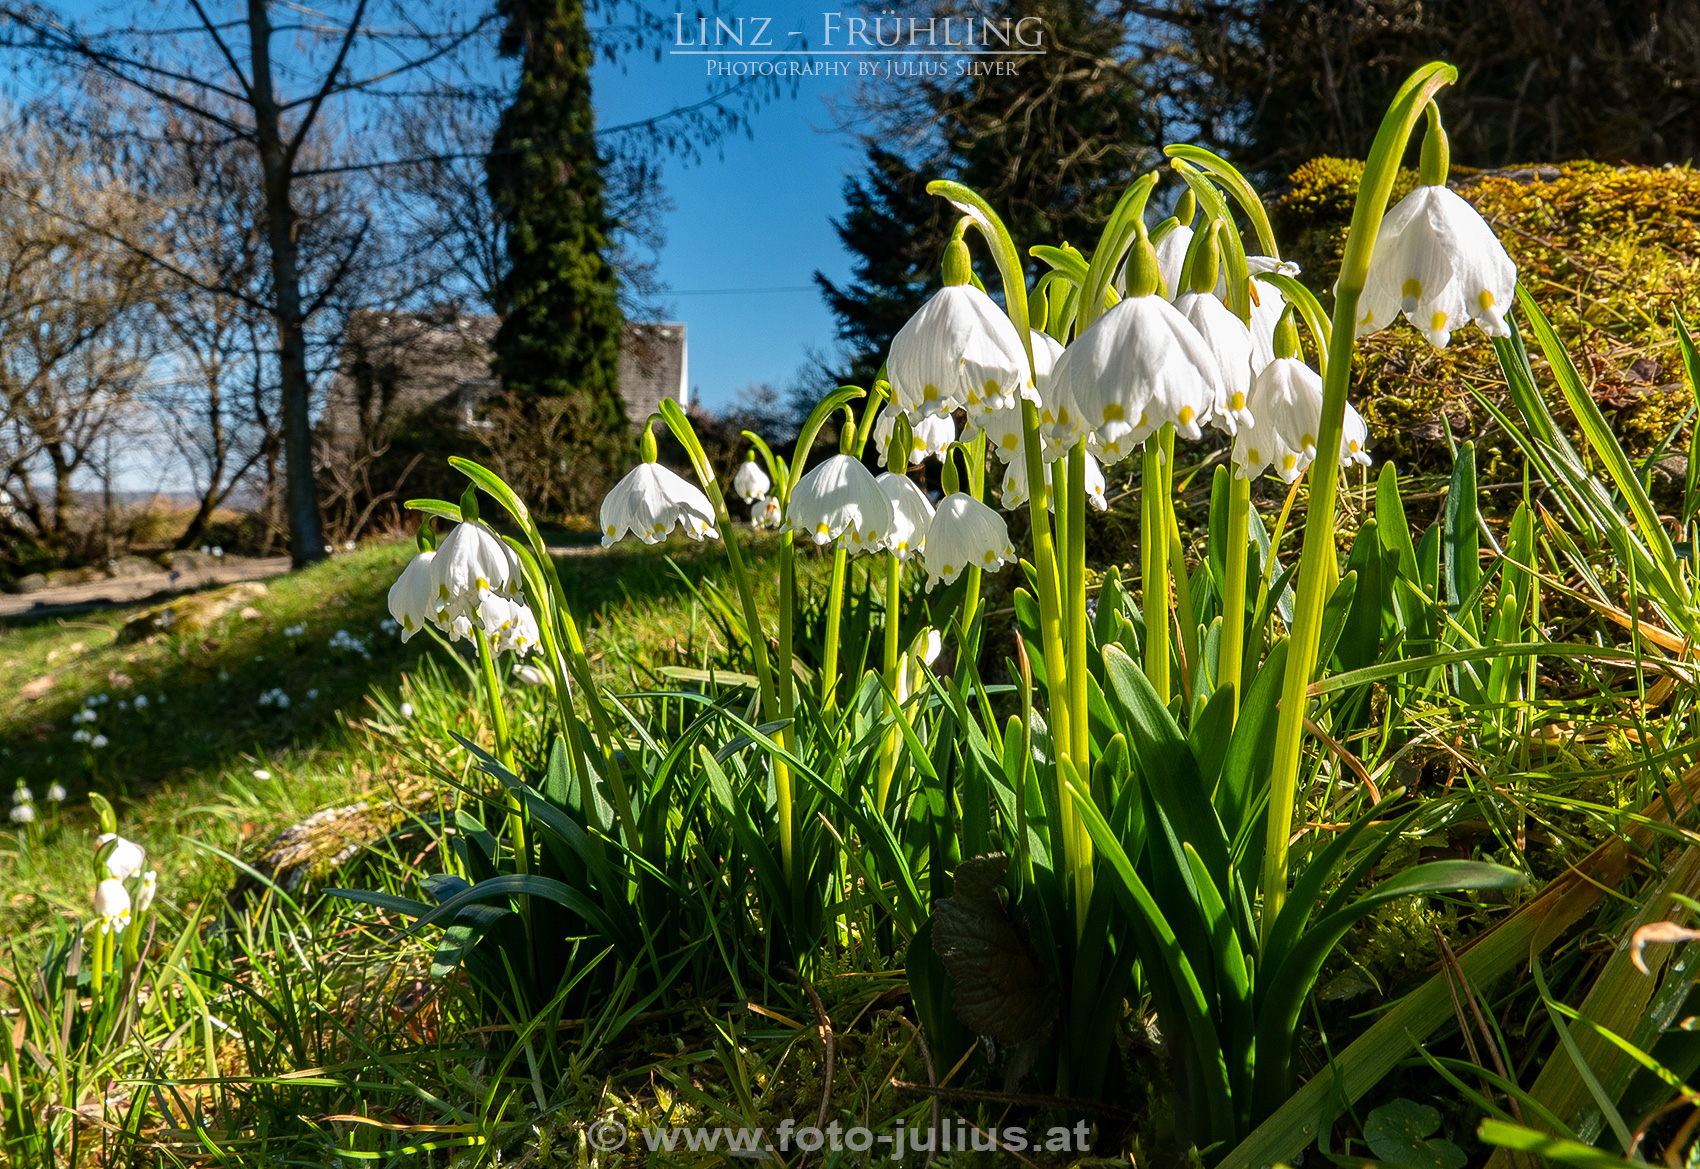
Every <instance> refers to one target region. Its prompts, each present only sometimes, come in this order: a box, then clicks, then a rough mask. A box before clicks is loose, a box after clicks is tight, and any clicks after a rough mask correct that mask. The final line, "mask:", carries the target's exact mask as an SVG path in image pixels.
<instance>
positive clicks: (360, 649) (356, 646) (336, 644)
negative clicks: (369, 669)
mask: <svg viewBox="0 0 1700 1169" xmlns="http://www.w3.org/2000/svg"><path fill="white" fill-rule="evenodd" d="M486 595H487V596H495V595H496V594H494V593H488V594H486ZM328 644H329V645H330V648H331V649H340V650H344V651H346V652H348V653H353V654H359V655H360V656H361V657H363V658H366V659H368V660H370V659H371V657H372V651H371V650H369V649H367V648H366V643H365V642H364V641H361V640H360V639H359V638H358V637H355V636H354V635H353V634H352V633H350V632H349V631H348V630H346V629H339V630H337V631H336V632H335V633H334V634H332V635H331V639H330V642H329V643H328Z"/></svg>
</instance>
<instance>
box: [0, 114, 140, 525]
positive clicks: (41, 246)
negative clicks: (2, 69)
mask: <svg viewBox="0 0 1700 1169" xmlns="http://www.w3.org/2000/svg"><path fill="white" fill-rule="evenodd" d="M52 112H53V111H50V110H45V109H39V108H38V109H34V110H30V111H27V113H26V114H25V115H24V116H21V117H20V118H18V119H16V120H14V121H13V122H12V124H10V125H7V126H5V127H4V128H3V129H0V143H4V148H3V149H0V531H3V532H4V533H5V534H6V535H7V536H8V537H9V538H10V539H9V542H10V543H14V544H15V543H19V542H22V543H26V544H34V545H39V546H41V547H42V548H43V549H45V550H46V551H47V552H48V553H50V554H51V555H53V556H55V557H58V558H63V557H65V556H67V555H68V554H71V553H73V552H74V551H76V549H73V547H72V542H73V535H74V533H73V531H72V515H73V508H74V496H73V492H74V487H75V483H76V480H77V477H78V476H79V474H80V473H82V472H83V471H85V470H87V469H89V468H90V465H91V464H92V463H93V462H94V461H95V460H96V459H97V458H98V457H99V450H98V447H99V445H100V443H101V441H102V440H103V439H104V438H105V437H107V436H108V435H109V434H110V433H111V432H112V429H113V428H114V427H115V426H117V425H118V424H119V423H121V422H123V421H126V420H128V419H130V417H131V415H132V414H133V413H134V407H135V404H136V398H137V395H138V393H139V392H140V391H141V389H142V388H143V386H144V384H145V382H146V378H147V374H148V366H149V359H150V356H151V349H150V341H149V337H148V330H147V328H146V327H145V325H144V317H145V315H146V313H147V311H148V308H149V305H150V302H151V298H152V293H153V286H152V279H153V276H154V269H153V268H152V267H151V266H150V265H148V264H147V263H145V262H144V261H143V260H142V259H141V258H140V257H139V256H138V255H137V254H136V252H135V251H134V250H133V249H132V248H128V247H125V246H123V245H122V244H120V243H118V242H116V240H117V239H118V237H120V236H128V237H130V238H132V239H143V238H145V227H144V225H143V224H142V223H141V222H140V221H138V219H137V216H136V208H137V204H136V200H135V199H134V195H133V192H132V191H130V190H129V189H128V188H127V187H126V186H125V184H124V181H123V178H122V176H121V175H119V174H117V173H115V172H114V170H113V168H112V166H111V165H110V161H109V160H108V159H106V158H105V157H103V155H102V153H101V152H100V151H98V150H96V149H93V148H92V146H93V144H92V143H91V141H90V139H89V138H87V137H86V136H83V135H80V134H78V133H77V132H76V130H75V128H74V127H70V126H68V125H67V123H66V122H65V121H64V120H63V119H60V118H56V117H53V116H51V115H52ZM76 221H80V223H81V224H82V225H79V222H76Z"/></svg>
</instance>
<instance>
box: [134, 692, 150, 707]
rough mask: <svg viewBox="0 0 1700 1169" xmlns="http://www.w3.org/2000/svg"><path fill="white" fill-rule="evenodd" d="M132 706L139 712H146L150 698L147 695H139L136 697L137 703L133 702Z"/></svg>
mask: <svg viewBox="0 0 1700 1169" xmlns="http://www.w3.org/2000/svg"><path fill="white" fill-rule="evenodd" d="M130 705H131V706H134V707H135V708H136V709H137V710H146V709H147V708H148V696H147V695H146V694H138V695H136V698H135V701H133V702H132V703H131V704H130Z"/></svg>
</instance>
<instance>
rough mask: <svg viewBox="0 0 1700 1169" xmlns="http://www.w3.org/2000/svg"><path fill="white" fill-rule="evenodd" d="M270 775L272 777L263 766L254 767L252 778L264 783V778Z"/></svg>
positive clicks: (268, 777) (266, 778)
mask: <svg viewBox="0 0 1700 1169" xmlns="http://www.w3.org/2000/svg"><path fill="white" fill-rule="evenodd" d="M271 777H272V773H271V772H269V771H267V770H266V769H265V768H264V767H256V768H254V778H255V779H257V780H259V781H260V782H261V783H264V782H265V781H266V780H268V779H270V778H271Z"/></svg>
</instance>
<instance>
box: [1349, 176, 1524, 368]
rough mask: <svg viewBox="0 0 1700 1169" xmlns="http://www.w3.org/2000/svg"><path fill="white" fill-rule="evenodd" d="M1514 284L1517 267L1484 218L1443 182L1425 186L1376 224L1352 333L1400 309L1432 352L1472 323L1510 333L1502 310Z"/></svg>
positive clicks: (1378, 325)
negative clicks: (1355, 327) (1365, 278)
mask: <svg viewBox="0 0 1700 1169" xmlns="http://www.w3.org/2000/svg"><path fill="white" fill-rule="evenodd" d="M1516 289H1517V265H1516V264H1515V263H1513V262H1512V259H1511V257H1510V256H1509V255H1507V254H1506V251H1505V247H1504V245H1502V244H1501V243H1500V242H1499V237H1498V236H1496V235H1494V233H1493V228H1491V227H1489V226H1488V224H1487V220H1485V219H1483V218H1482V217H1481V215H1480V214H1479V213H1478V212H1477V211H1476V209H1475V208H1474V207H1471V206H1470V205H1469V204H1468V203H1466V202H1465V201H1464V200H1463V198H1462V197H1461V196H1459V195H1457V194H1456V193H1454V192H1452V191H1450V190H1448V189H1447V188H1446V187H1445V186H1443V185H1441V184H1438V183H1434V184H1425V185H1423V186H1419V187H1418V188H1417V189H1416V190H1414V191H1412V192H1411V193H1410V194H1409V195H1406V196H1405V197H1404V198H1403V199H1401V200H1400V201H1399V205H1398V206H1396V207H1394V208H1393V210H1391V211H1389V212H1388V213H1387V216H1386V218H1384V219H1383V220H1382V221H1381V230H1380V231H1378V232H1377V233H1376V236H1375V251H1374V252H1373V253H1371V259H1370V265H1369V279H1368V281H1367V282H1366V283H1365V285H1364V291H1363V295H1362V296H1361V297H1360V298H1359V300H1358V322H1357V333H1358V336H1360V337H1362V336H1364V335H1365V334H1366V333H1373V332H1375V331H1377V330H1378V329H1383V328H1386V327H1387V326H1388V325H1391V324H1392V323H1393V322H1394V320H1395V319H1396V318H1397V317H1398V316H1399V314H1400V313H1404V315H1405V319H1406V320H1408V321H1410V322H1411V324H1413V325H1415V326H1416V327H1417V328H1418V329H1419V330H1420V331H1421V332H1422V334H1423V335H1424V336H1425V337H1427V338H1428V340H1429V344H1431V345H1433V346H1434V347H1435V348H1436V349H1444V348H1445V347H1446V343H1447V342H1448V341H1449V340H1451V338H1452V334H1453V332H1454V331H1456V330H1458V329H1461V328H1463V327H1464V325H1465V324H1467V323H1468V322H1470V321H1474V322H1475V323H1476V325H1477V327H1478V328H1480V329H1481V331H1482V332H1484V333H1486V334H1487V335H1488V336H1489V337H1509V336H1510V335H1511V329H1510V326H1508V325H1507V324H1506V323H1505V313H1506V310H1508V309H1509V308H1510V307H1511V301H1512V297H1513V296H1514V295H1515V293H1516Z"/></svg>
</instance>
